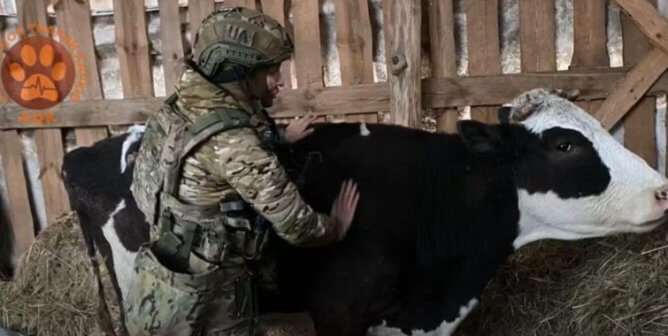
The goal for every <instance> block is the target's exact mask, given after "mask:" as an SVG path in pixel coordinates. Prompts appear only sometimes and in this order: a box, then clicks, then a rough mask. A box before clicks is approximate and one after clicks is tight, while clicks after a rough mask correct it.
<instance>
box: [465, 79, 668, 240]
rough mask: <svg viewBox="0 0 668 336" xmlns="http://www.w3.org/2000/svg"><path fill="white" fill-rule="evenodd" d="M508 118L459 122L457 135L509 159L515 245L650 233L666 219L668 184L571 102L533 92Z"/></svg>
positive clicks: (481, 150)
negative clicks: (517, 220) (515, 202)
mask: <svg viewBox="0 0 668 336" xmlns="http://www.w3.org/2000/svg"><path fill="white" fill-rule="evenodd" d="M503 119H505V121H506V122H505V123H502V124H501V125H494V126H492V125H484V124H481V123H477V122H473V121H466V122H460V124H459V133H460V135H461V137H462V139H463V140H464V142H465V143H466V144H467V146H468V148H469V150H471V151H474V152H477V153H479V154H483V155H490V156H492V157H497V159H498V158H499V157H500V158H502V159H510V160H511V162H512V163H511V165H512V172H513V178H514V180H515V183H516V185H517V193H518V202H519V210H520V223H519V231H520V232H519V236H518V237H517V239H516V240H515V242H514V246H515V247H516V248H517V247H519V246H521V245H524V244H526V243H528V242H531V241H535V240H539V239H545V238H554V239H567V240H571V239H580V238H587V237H597V236H605V235H610V234H614V233H621V232H646V231H649V230H651V229H653V228H655V227H657V226H658V225H660V224H661V223H662V222H663V221H664V219H665V216H666V215H665V213H666V211H667V210H668V186H666V183H668V181H667V180H666V179H665V178H664V177H663V176H662V175H661V174H659V173H658V172H657V171H655V170H654V169H652V168H651V167H650V166H649V165H647V163H645V161H644V160H643V159H641V158H640V157H638V156H636V155H635V154H633V153H631V152H630V151H628V150H627V149H626V148H624V147H623V146H622V145H621V144H619V143H618V142H617V141H615V139H614V138H613V137H612V136H611V135H610V133H608V132H607V131H606V130H605V129H604V128H603V127H602V126H601V124H600V123H599V122H598V121H597V120H596V119H595V118H593V117H592V116H590V115H589V114H587V113H586V112H585V111H583V110H582V109H581V108H579V107H578V106H576V105H575V104H573V103H572V102H570V101H569V100H567V99H565V98H563V97H562V96H560V95H558V94H556V93H554V92H552V91H547V90H543V89H536V90H532V91H529V92H527V93H524V94H522V95H520V96H519V97H517V98H516V99H515V100H514V101H513V103H512V107H511V108H510V109H509V115H506V117H505V118H502V121H503Z"/></svg>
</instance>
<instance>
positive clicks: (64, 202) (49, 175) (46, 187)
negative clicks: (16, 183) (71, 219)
mask: <svg viewBox="0 0 668 336" xmlns="http://www.w3.org/2000/svg"><path fill="white" fill-rule="evenodd" d="M17 5H18V13H19V27H22V28H23V29H24V30H25V31H26V32H28V30H29V29H28V27H29V25H32V24H43V25H46V24H47V22H46V2H45V1H44V0H35V1H25V2H23V1H19V2H17ZM34 136H35V145H36V147H37V157H38V159H39V167H40V172H41V173H40V176H41V182H42V190H43V191H44V206H45V207H46V219H47V225H50V224H52V223H53V222H55V220H56V218H57V217H58V216H60V215H61V214H62V213H63V212H66V211H68V210H69V209H70V204H69V200H68V198H67V193H66V191H65V187H64V185H63V181H62V178H61V171H60V169H61V167H62V165H63V155H64V152H63V148H64V147H63V140H62V133H61V130H60V129H37V130H35V133H34Z"/></svg>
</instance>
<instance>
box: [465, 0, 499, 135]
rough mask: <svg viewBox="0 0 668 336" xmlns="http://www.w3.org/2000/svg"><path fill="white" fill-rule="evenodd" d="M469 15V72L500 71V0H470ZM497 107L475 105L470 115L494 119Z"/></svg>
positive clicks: (489, 120)
mask: <svg viewBox="0 0 668 336" xmlns="http://www.w3.org/2000/svg"><path fill="white" fill-rule="evenodd" d="M466 17H467V19H466V34H467V36H468V39H467V41H468V53H469V75H471V76H473V75H493V74H500V73H501V50H500V43H499V1H498V0H486V1H467V2H466ZM496 111H497V108H491V107H474V108H471V118H472V119H476V120H479V121H483V122H487V123H494V122H496V121H497V116H496Z"/></svg>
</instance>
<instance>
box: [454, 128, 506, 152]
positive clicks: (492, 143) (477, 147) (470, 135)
mask: <svg viewBox="0 0 668 336" xmlns="http://www.w3.org/2000/svg"><path fill="white" fill-rule="evenodd" d="M457 131H458V133H459V136H460V137H461V138H462V140H464V144H466V147H467V148H469V150H472V151H474V152H478V153H481V154H484V153H490V152H492V151H494V150H495V149H497V147H498V146H499V144H500V135H499V131H498V128H497V127H495V126H493V125H487V124H483V123H481V122H478V121H472V120H462V121H460V122H458V123H457Z"/></svg>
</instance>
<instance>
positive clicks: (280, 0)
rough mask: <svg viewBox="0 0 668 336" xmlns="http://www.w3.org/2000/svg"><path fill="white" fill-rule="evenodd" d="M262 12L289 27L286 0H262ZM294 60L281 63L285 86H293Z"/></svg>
mask: <svg viewBox="0 0 668 336" xmlns="http://www.w3.org/2000/svg"><path fill="white" fill-rule="evenodd" d="M261 4H262V12H263V13H265V14H267V15H269V16H271V17H272V18H274V19H275V20H276V21H278V23H280V24H281V25H282V26H283V27H285V28H286V29H287V27H288V25H287V24H288V22H286V15H285V5H286V4H285V0H261ZM292 62H294V60H293V59H290V60H288V61H285V62H283V64H281V73H282V75H283V81H284V82H285V87H286V88H288V89H290V88H292V70H291V63H292Z"/></svg>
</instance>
